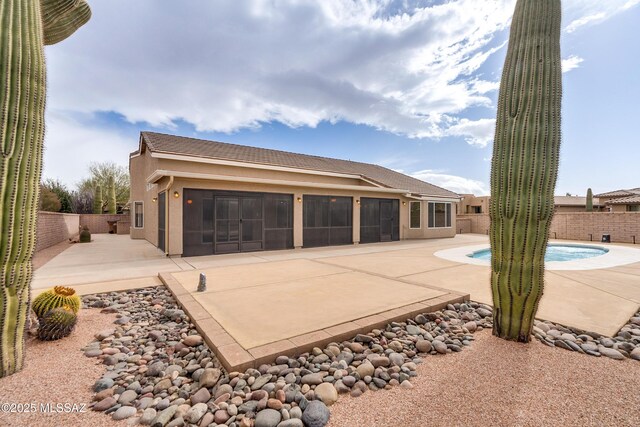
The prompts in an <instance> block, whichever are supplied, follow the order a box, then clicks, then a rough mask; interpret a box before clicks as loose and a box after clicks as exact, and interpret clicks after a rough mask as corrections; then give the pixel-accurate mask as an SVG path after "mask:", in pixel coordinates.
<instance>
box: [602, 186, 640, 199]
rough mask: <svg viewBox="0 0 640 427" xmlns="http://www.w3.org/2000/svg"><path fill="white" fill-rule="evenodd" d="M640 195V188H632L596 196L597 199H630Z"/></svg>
mask: <svg viewBox="0 0 640 427" xmlns="http://www.w3.org/2000/svg"><path fill="white" fill-rule="evenodd" d="M637 194H640V187H638V188H631V189H629V190H615V191H609V192H607V193H600V194H596V195H595V197H628V196H635V195H637Z"/></svg>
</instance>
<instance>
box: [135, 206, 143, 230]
mask: <svg viewBox="0 0 640 427" xmlns="http://www.w3.org/2000/svg"><path fill="white" fill-rule="evenodd" d="M143 227H144V210H143V204H142V202H133V228H143Z"/></svg>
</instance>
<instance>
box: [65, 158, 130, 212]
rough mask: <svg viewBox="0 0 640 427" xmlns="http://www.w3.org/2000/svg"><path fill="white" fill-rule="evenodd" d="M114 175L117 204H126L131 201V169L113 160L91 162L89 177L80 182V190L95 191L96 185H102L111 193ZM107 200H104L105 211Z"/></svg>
mask: <svg viewBox="0 0 640 427" xmlns="http://www.w3.org/2000/svg"><path fill="white" fill-rule="evenodd" d="M110 177H112V178H113V181H114V185H115V193H116V205H117V206H124V205H126V204H127V202H128V201H129V187H130V186H129V171H128V170H127V168H126V167H124V166H120V165H117V164H115V163H113V162H101V163H91V164H90V165H89V177H88V178H85V179H83V180H82V181H80V183H78V186H77V187H78V188H77V190H78V192H80V193H82V192H86V191H90V192H92V193H93V191H94V189H95V188H96V186H98V185H99V186H100V187H101V188H102V189H103V190H105V191H107V195H108V194H109V193H108V191H109V178H110ZM107 201H108V197H107V200H103V201H102V203H103V206H102V207H103V209H102V210H103V211H104V210H105V208H106V207H107V206H106V203H107Z"/></svg>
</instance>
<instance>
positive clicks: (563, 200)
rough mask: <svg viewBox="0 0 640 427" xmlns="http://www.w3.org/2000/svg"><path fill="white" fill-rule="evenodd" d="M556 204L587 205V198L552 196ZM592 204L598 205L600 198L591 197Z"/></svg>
mask: <svg viewBox="0 0 640 427" xmlns="http://www.w3.org/2000/svg"><path fill="white" fill-rule="evenodd" d="M553 199H554V204H555V205H556V206H587V198H586V197H579V196H554V197H553ZM593 206H600V200H598V199H597V198H595V197H594V198H593Z"/></svg>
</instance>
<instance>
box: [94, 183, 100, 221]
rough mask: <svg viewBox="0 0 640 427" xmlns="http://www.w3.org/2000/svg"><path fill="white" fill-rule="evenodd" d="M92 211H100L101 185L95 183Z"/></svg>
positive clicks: (97, 212) (96, 212) (95, 212)
mask: <svg viewBox="0 0 640 427" xmlns="http://www.w3.org/2000/svg"><path fill="white" fill-rule="evenodd" d="M93 213H94V214H101V213H102V187H100V186H99V185H96V189H95V191H94V192H93Z"/></svg>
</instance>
